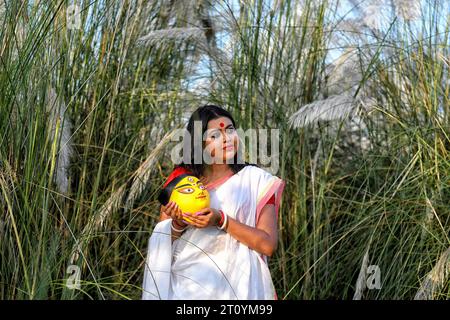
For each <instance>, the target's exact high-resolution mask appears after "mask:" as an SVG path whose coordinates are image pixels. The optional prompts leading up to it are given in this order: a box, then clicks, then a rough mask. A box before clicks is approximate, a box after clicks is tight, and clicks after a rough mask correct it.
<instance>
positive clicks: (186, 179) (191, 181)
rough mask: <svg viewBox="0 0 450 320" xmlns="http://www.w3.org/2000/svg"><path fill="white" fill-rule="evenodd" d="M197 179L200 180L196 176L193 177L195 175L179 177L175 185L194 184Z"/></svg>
mask: <svg viewBox="0 0 450 320" xmlns="http://www.w3.org/2000/svg"><path fill="white" fill-rule="evenodd" d="M199 181H200V180H199V179H198V178H197V177H195V176H187V177H184V178H183V179H181V180H180V181H179V182H178V183H177V185H176V186H175V187H177V186H181V185H183V184H190V185H195V184H197V183H198V182H199Z"/></svg>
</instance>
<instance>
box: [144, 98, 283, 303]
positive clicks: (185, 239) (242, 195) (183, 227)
mask: <svg viewBox="0 0 450 320" xmlns="http://www.w3.org/2000/svg"><path fill="white" fill-rule="evenodd" d="M194 121H201V128H202V134H204V137H205V139H204V141H202V144H201V146H202V148H203V149H204V150H205V151H206V152H204V153H203V157H202V160H203V161H202V162H201V163H200V164H195V163H194V161H191V164H182V165H181V166H178V167H176V169H175V171H174V173H179V172H185V173H190V174H193V175H195V176H197V177H198V178H199V179H200V181H201V182H203V184H204V185H205V186H206V188H207V189H208V191H209V194H210V208H206V209H204V210H202V211H200V212H198V213H197V214H187V215H186V218H188V219H189V220H190V222H187V221H186V220H183V213H182V212H181V211H180V209H179V208H178V207H177V206H176V204H174V203H168V204H167V205H166V206H161V215H160V222H159V223H158V224H157V225H156V226H155V229H154V231H153V233H152V236H151V237H150V241H149V246H148V252H147V263H146V267H145V273H144V284H143V295H142V298H143V299H195V300H196V299H199V300H205V299H224V300H230V299H231V300H232V299H239V300H241V299H242V300H246V299H277V296H276V292H275V289H274V286H273V283H272V278H271V275H270V271H269V269H268V265H267V263H268V257H270V256H271V255H272V254H273V253H274V251H275V250H276V248H277V239H278V232H277V218H278V208H279V203H280V199H281V194H282V192H283V188H284V185H285V183H284V181H283V180H281V179H280V178H278V177H276V176H273V175H271V174H270V173H268V172H266V171H265V170H263V169H261V168H259V167H257V166H255V165H250V164H248V163H243V164H239V163H238V161H237V160H238V159H239V157H240V156H241V153H240V152H241V148H239V137H238V135H237V132H236V126H235V122H234V119H233V117H232V116H231V114H230V113H229V112H228V111H226V110H224V109H222V108H220V107H217V106H214V105H206V106H203V107H200V108H198V109H197V110H196V111H195V112H194V113H193V114H192V116H191V118H190V119H189V122H188V126H187V131H188V132H189V133H190V137H191V139H194V138H195V134H194V127H195V126H194ZM192 142H194V143H192V144H191V145H193V146H195V145H199V143H200V142H199V141H192ZM205 157H206V158H208V159H209V160H210V161H205ZM191 160H194V152H191ZM205 162H206V163H205Z"/></svg>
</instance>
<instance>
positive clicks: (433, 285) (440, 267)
mask: <svg viewBox="0 0 450 320" xmlns="http://www.w3.org/2000/svg"><path fill="white" fill-rule="evenodd" d="M449 276H450V248H448V249H447V250H446V251H445V252H444V253H443V254H442V255H441V257H440V258H439V260H438V262H437V263H436V265H435V266H434V267H433V269H432V270H431V271H430V272H429V273H428V274H427V276H426V277H425V281H424V282H423V283H422V285H421V286H420V288H419V290H418V291H417V293H416V295H415V296H414V300H432V299H434V296H435V294H436V292H437V291H439V290H440V289H441V288H442V287H443V286H444V284H445V283H447V281H448V278H449Z"/></svg>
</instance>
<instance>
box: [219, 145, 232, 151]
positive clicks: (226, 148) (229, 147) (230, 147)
mask: <svg viewBox="0 0 450 320" xmlns="http://www.w3.org/2000/svg"><path fill="white" fill-rule="evenodd" d="M222 149H223V150H233V149H234V146H233V145H228V146H225V147H223V148H222Z"/></svg>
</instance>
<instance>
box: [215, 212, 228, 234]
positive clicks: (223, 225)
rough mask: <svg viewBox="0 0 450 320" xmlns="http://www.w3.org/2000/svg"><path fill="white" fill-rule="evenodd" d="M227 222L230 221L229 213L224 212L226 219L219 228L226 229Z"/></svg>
mask: <svg viewBox="0 0 450 320" xmlns="http://www.w3.org/2000/svg"><path fill="white" fill-rule="evenodd" d="M227 222H228V215H227V214H224V221H223V223H222V225H221V226H220V227H217V228H219V230H224V228H225V226H226V225H227Z"/></svg>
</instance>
